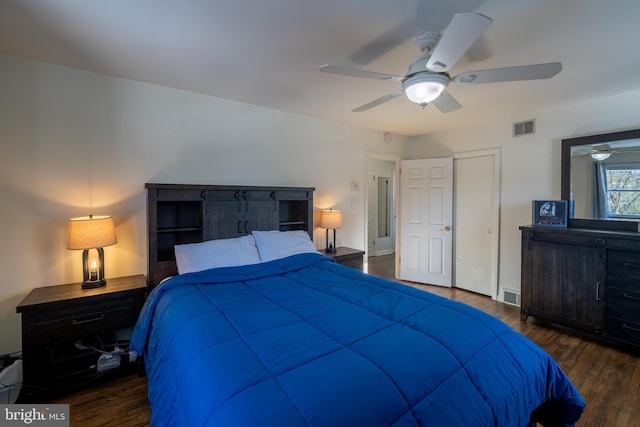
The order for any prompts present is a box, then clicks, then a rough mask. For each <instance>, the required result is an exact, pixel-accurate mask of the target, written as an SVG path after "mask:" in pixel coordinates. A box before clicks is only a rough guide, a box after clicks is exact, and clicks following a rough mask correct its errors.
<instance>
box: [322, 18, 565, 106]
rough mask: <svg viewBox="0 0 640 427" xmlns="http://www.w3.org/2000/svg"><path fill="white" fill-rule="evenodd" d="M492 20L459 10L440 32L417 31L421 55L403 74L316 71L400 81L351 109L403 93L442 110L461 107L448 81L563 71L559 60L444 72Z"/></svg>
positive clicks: (511, 78)
mask: <svg viewBox="0 0 640 427" xmlns="http://www.w3.org/2000/svg"><path fill="white" fill-rule="evenodd" d="M492 22H493V21H492V20H491V18H489V17H487V16H485V15H482V14H480V13H459V14H457V15H454V16H453V19H452V20H451V22H450V24H449V26H448V27H447V29H446V30H445V31H444V32H443V33H442V35H440V34H438V33H435V32H424V33H420V34H418V36H417V37H416V44H417V45H418V46H419V47H420V51H421V52H422V54H421V55H420V56H419V57H418V58H417V59H416V60H414V61H413V62H412V63H411V65H410V66H409V71H408V72H407V74H406V75H404V76H398V75H394V74H385V73H377V72H374V71H366V70H361V69H357V68H350V67H342V66H339V65H330V64H325V65H322V66H320V67H319V70H320V71H322V72H324V73H332V74H341V75H345V76H352V77H363V78H367V79H376V80H392V81H397V82H401V83H402V90H399V91H396V92H393V93H390V94H387V95H384V96H382V97H380V98H378V99H375V100H373V101H371V102H369V103H367V104H364V105H362V106H360V107H358V108H355V109H354V110H353V111H354V112H361V111H366V110H369V109H371V108H373V107H376V106H378V105H380V104H383V103H385V102H387V101H390V100H392V99H394V98H397V97H398V96H400V95H402V94H404V95H406V97H407V98H408V99H409V100H410V101H412V102H415V103H416V104H418V105H420V106H421V107H422V108H424V107H426V106H427V105H428V104H429V103H433V105H435V106H436V107H437V108H438V109H439V110H440V111H442V112H443V113H449V112H451V111H455V110H457V109H459V108H460V107H462V106H461V105H460V104H459V103H458V101H456V99H455V98H454V97H453V96H451V95H450V94H449V93H448V92H447V91H446V88H447V86H448V85H449V83H450V82H451V81H453V82H455V83H457V84H462V85H464V84H480V83H499V82H509V81H521V80H538V79H550V78H552V77H553V76H555V75H556V74H558V73H559V72H560V71H561V70H562V64H561V63H560V62H549V63H544V64H532V65H522V66H515V67H506V68H492V69H487V70H479V71H469V72H465V73H461V74H458V75H457V76H454V77H450V76H449V74H448V73H447V72H448V71H449V70H450V69H451V67H452V66H453V65H454V64H455V63H456V62H457V61H458V60H459V59H460V58H461V57H462V55H464V53H465V52H466V51H467V50H468V49H469V48H470V47H471V46H472V45H473V44H474V43H475V42H476V41H477V40H478V39H479V38H480V36H481V35H482V34H483V33H484V32H485V31H486V29H487V28H488V27H489V25H491V23H492Z"/></svg>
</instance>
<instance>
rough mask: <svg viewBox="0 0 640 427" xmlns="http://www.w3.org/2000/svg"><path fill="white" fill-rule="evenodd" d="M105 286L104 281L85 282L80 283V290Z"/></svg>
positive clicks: (105, 282)
mask: <svg viewBox="0 0 640 427" xmlns="http://www.w3.org/2000/svg"><path fill="white" fill-rule="evenodd" d="M106 284H107V280H106V279H102V280H93V281H91V280H87V281H84V282H82V289H93V288H101V287H102V286H104V285H106Z"/></svg>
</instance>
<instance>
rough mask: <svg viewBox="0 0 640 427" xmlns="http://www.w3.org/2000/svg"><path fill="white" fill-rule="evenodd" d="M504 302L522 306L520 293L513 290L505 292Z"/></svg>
mask: <svg viewBox="0 0 640 427" xmlns="http://www.w3.org/2000/svg"><path fill="white" fill-rule="evenodd" d="M503 291H504V293H503V300H504V302H506V303H507V304H513V305H520V293H519V292H516V291H512V290H511V289H504V290H503Z"/></svg>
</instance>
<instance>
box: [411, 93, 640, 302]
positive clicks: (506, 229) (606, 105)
mask: <svg viewBox="0 0 640 427" xmlns="http://www.w3.org/2000/svg"><path fill="white" fill-rule="evenodd" d="M639 110H640V91H638V92H632V93H626V94H620V95H616V96H610V97H606V98H600V99H594V100H592V101H590V102H585V103H582V104H576V105H571V106H568V107H563V108H555V109H549V110H546V111H540V112H538V113H535V114H531V115H529V116H527V117H505V119H504V121H501V122H497V123H494V124H492V125H488V126H484V127H480V128H468V129H460V130H457V131H455V132H447V133H441V134H434V135H427V136H423V137H419V138H412V139H411V140H410V142H409V145H408V147H407V153H406V156H405V157H406V158H410V159H418V158H428V157H438V156H446V155H451V156H452V155H453V154H454V153H459V152H464V151H470V150H479V149H486V148H496V147H497V148H499V149H501V152H502V182H501V208H500V209H501V212H500V214H501V217H500V233H501V234H500V274H499V285H500V289H502V288H505V287H506V288H509V289H514V290H519V289H520V231H519V230H518V226H520V225H526V224H530V223H531V201H532V200H536V199H559V198H560V154H561V141H562V139H564V138H570V137H576V136H583V135H590V134H597V133H607V132H613V131H619V130H627V129H634V128H639V127H640V116H638V111H639ZM450 114H455V113H450ZM532 118H534V119H536V133H535V134H534V135H527V136H521V137H517V138H513V137H512V136H511V135H512V123H513V122H516V121H522V120H528V119H532ZM479 250H481V248H479ZM500 293H502V292H501V291H500Z"/></svg>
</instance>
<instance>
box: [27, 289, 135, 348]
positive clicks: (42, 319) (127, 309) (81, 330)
mask: <svg viewBox="0 0 640 427" xmlns="http://www.w3.org/2000/svg"><path fill="white" fill-rule="evenodd" d="M136 316H137V313H136V310H135V307H134V300H133V298H130V299H129V301H127V300H113V301H102V302H98V303H95V304H92V305H89V306H79V307H73V308H68V309H63V310H59V311H57V312H55V316H53V315H52V314H51V313H46V312H45V313H38V314H37V315H34V316H33V319H32V321H33V322H34V323H35V327H36V336H35V337H34V338H35V340H36V342H37V343H38V344H42V343H46V342H48V341H50V340H51V339H52V337H55V339H56V340H60V339H65V338H70V339H80V338H82V337H83V336H85V335H87V334H99V333H100V332H102V331H107V330H114V329H119V328H125V327H127V326H130V325H132V324H134V323H135V321H136Z"/></svg>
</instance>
